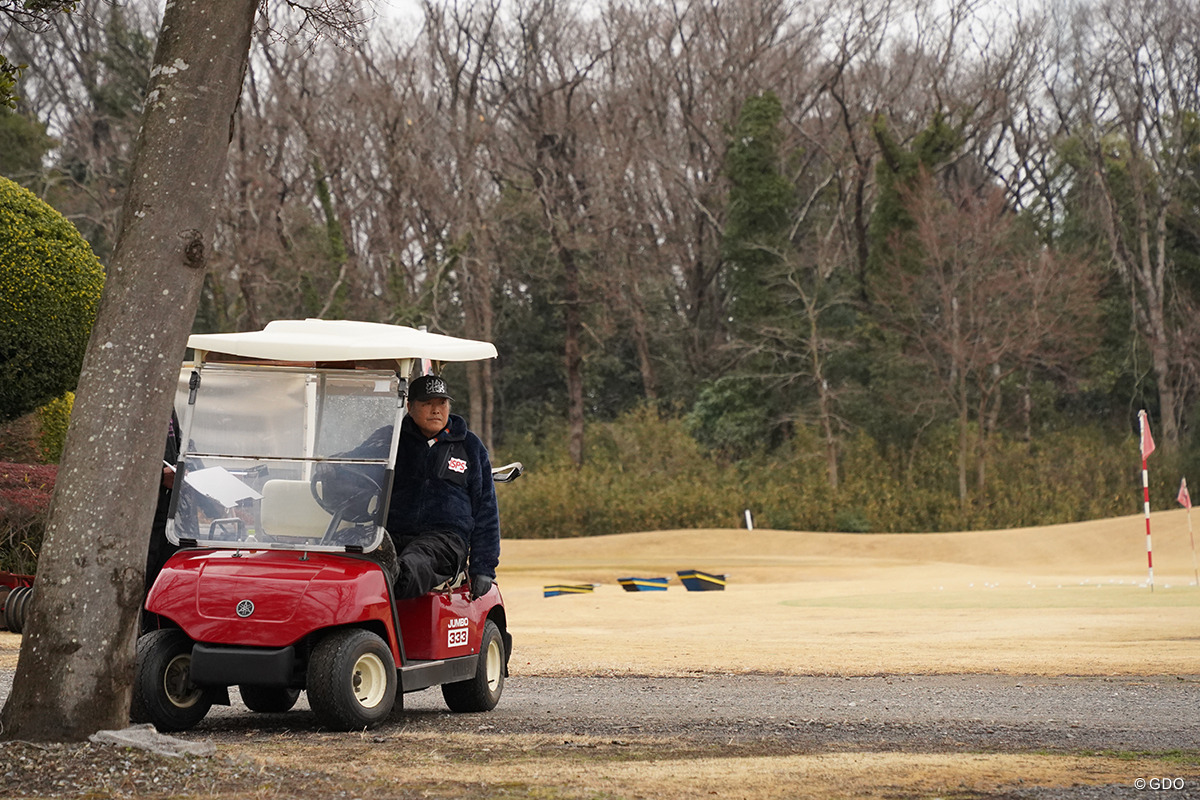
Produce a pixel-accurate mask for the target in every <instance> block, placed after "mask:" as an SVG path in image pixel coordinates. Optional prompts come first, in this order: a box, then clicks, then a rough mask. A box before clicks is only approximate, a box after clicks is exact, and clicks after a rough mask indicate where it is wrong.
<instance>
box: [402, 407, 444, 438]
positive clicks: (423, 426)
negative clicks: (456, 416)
mask: <svg viewBox="0 0 1200 800" xmlns="http://www.w3.org/2000/svg"><path fill="white" fill-rule="evenodd" d="M408 415H409V416H410V417H412V418H413V422H415V423H417V427H418V428H419V429H420V430H421V433H423V434H425V436H426V438H429V439H432V438H433V437H435V436H437V435H438V434H439V433H440V432H441V430H442V428H444V427H446V424H447V423H448V422H449V421H450V401H449V400H447V399H446V398H444V397H432V398H430V399H428V400H413V401H412V402H410V403H409V404H408Z"/></svg>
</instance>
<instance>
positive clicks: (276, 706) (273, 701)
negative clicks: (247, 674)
mask: <svg viewBox="0 0 1200 800" xmlns="http://www.w3.org/2000/svg"><path fill="white" fill-rule="evenodd" d="M238 692H239V693H240V694H241V695H242V702H243V703H245V704H246V708H248V709H250V710H251V711H257V712H258V713H260V714H282V713H283V712H284V711H290V710H291V708H292V706H294V705H296V701H297V700H298V699H299V698H300V690H299V689H292V688H290V687H287V686H252V685H242V686H239V687H238Z"/></svg>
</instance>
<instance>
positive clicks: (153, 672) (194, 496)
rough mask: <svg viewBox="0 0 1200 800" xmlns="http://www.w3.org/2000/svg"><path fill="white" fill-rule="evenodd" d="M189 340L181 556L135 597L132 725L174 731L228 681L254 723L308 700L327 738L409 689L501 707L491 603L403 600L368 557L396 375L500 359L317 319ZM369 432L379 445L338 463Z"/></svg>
mask: <svg viewBox="0 0 1200 800" xmlns="http://www.w3.org/2000/svg"><path fill="white" fill-rule="evenodd" d="M188 345H189V347H191V348H193V349H194V350H195V361H194V363H192V364H190V365H185V367H184V370H183V372H182V373H181V392H180V397H186V404H183V403H180V406H181V411H182V413H181V414H180V418H181V427H182V441H183V447H182V453H181V455H180V458H179V461H178V463H177V464H176V465H175V467H176V477H175V489H174V493H173V496H172V504H171V509H170V520H169V522H168V524H167V534H166V535H167V538H168V539H169V540H170V541H171V542H172V543H173V544H175V545H177V546H178V547H179V551H178V552H176V553H175V554H174V555H172V556H171V558H170V559H169V560H168V562H167V564H166V566H165V567H164V568H163V570H162V571H161V572H160V573H159V575H158V576H157V578H156V579H155V582H154V585H153V587H152V588H151V590H150V592H149V594H148V595H147V598H146V603H145V613H146V615H147V620H148V623H149V624H148V625H147V626H146V627H147V628H148V629H149V630H148V632H146V633H144V634H143V635H142V636H141V638H140V639H139V640H138V649H137V679H136V682H135V686H134V699H133V714H132V716H133V718H134V719H135V721H147V722H152V723H154V725H155V726H156V727H157V728H158V729H159V730H163V731H180V730H185V729H187V728H190V727H192V726H193V725H195V724H196V723H197V722H199V721H200V720H201V719H203V717H204V716H205V714H206V713H207V712H208V710H209V708H210V707H211V706H212V705H213V704H228V703H229V691H228V688H229V687H230V686H237V687H238V689H239V692H240V694H241V697H242V700H243V702H244V703H245V704H246V706H247V707H249V708H250V709H251V710H252V711H259V712H283V711H287V710H288V709H290V708H291V707H292V706H293V705H294V704H295V702H296V700H297V698H298V696H299V694H300V692H301V691H305V692H307V695H308V703H309V706H310V707H311V708H312V710H313V712H314V713H315V714H316V716H317V719H318V721H319V722H320V723H321V724H322V725H324V726H326V727H329V728H333V729H338V730H355V729H363V728H369V727H372V726H375V725H378V724H380V723H381V722H383V721H384V720H386V719H387V717H388V715H389V714H390V713H391V712H392V710H393V708H394V707H395V706H396V704H397V703H402V696H403V694H404V693H405V692H413V691H418V690H420V689H425V688H429V687H432V686H441V689H442V694H443V695H444V697H445V700H446V703H447V705H448V706H449V707H450V709H452V710H454V711H489V710H491V709H492V708H494V707H495V705H496V703H497V702H498V701H499V699H500V694H501V692H502V690H503V688H504V678H505V676H506V674H507V672H508V656H509V653H510V651H511V647H512V639H511V637H510V636H509V634H508V630H507V628H508V625H507V619H506V616H505V612H504V604H503V600H502V599H501V596H500V591H499V589H498V588H497V587H496V586H493V587H492V588H491V590H490V591H488V593H487V594H485V595H483V596H482V597H478V598H472V597H471V596H470V593H469V586H468V585H467V581H465V580H464V578H465V576H460V580H459V581H457V582H456V583H457V584H459V585H447V586H443V587H439V589H437V590H435V591H433V592H431V593H430V594H428V595H425V596H424V597H419V598H416V599H412V600H396V599H395V598H393V597H392V596H391V592H390V586H389V582H388V580H387V577H386V575H385V572H384V569H383V567H382V566H381V563H380V557H379V553H378V552H377V549H378V548H379V546H380V543H381V542H382V541H383V537H384V536H386V535H387V533H386V531H385V529H384V521H385V520H386V519H387V512H388V501H389V497H390V487H391V479H392V471H393V467H394V465H395V458H396V451H397V442H398V437H399V432H400V422H401V420H402V419H403V416H404V414H405V398H406V386H407V383H408V378H409V377H412V376H415V375H419V374H421V373H422V371H424V370H428V369H429V368H430V367H433V368H435V369H436V368H438V367H439V366H440V364H441V363H443V362H453V361H473V360H479V359H486V358H494V357H495V355H496V349H495V347H493V346H492V345H491V344H489V343H486V342H477V341H470V340H466V339H457V338H453V337H448V336H441V335H438V334H432V333H426V332H424V331H418V330H414V329H412V328H406V327H400V326H393V325H381V324H375V323H365V322H348V321H327V320H284V321H276V322H272V323H270V324H268V325H267V327H266V328H265V329H264V330H262V331H256V332H249V333H234V334H210V335H194V336H192V337H191V338H190V339H189V341H188ZM380 432H382V433H383V441H384V442H385V447H384V448H383V449H382V450H380V451H376V452H373V453H372V454H371V456H370V457H367V456H362V455H355V456H349V455H346V454H347V453H351V452H357V453H361V452H362V451H363V448H362V447H359V445H361V444H362V443H363V442H364V441H367V440H368V438H369V437H371V436H372V434H375V440H376V441H378V440H379V439H380ZM387 443H390V451H389V450H388V449H387V447H386V444H387ZM520 471H521V467H520V465H519V464H512V465H508V466H507V467H501V468H498V469H497V470H494V475H495V479H496V480H497V481H500V482H503V481H506V480H512V479H514V478H515V477H517V476H518V475H519V474H520Z"/></svg>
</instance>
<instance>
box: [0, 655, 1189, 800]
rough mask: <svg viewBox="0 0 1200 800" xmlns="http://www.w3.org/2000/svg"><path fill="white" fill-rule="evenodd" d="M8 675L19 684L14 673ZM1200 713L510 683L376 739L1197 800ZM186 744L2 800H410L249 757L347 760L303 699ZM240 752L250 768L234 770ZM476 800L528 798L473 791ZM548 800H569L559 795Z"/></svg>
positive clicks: (1130, 691) (809, 684)
mask: <svg viewBox="0 0 1200 800" xmlns="http://www.w3.org/2000/svg"><path fill="white" fill-rule="evenodd" d="M3 678H4V679H8V680H10V679H11V674H7V675H3ZM6 694H7V685H3V684H0V699H2V697H3V696H6ZM1198 700H1200V675H1196V676H1186V677H1153V678H1140V677H1139V678H1130V677H1032V676H1026V677H1021V676H981V675H918V676H911V675H904V676H889V675H881V676H873V677H816V676H784V675H714V674H697V675H696V676H694V677H681V678H663V677H628V676H621V677H594V676H593V677H574V678H572V677H521V676H513V677H512V678H511V679H510V680H509V682H508V684H507V686H506V688H505V694H504V698H503V699H502V701H501V703H500V705H499V706H498V707H497V708H496V710H494V711H493V712H491V713H489V714H486V715H455V714H451V713H449V712H447V711H446V710H445V707H444V705H443V703H442V701H441V695H440V692H438V691H437V690H436V689H434V690H429V691H425V692H420V693H417V694H413V695H409V696H407V697H406V698H405V709H404V711H403V713H400V714H397V715H395V716H394V718H393V721H391V722H389V723H388V724H387V725H386V726H384V727H383V728H380V729H379V730H378V731H375V732H372V733H373V734H374V736H375V739H374V741H378V742H404V741H425V740H430V739H432V740H435V741H437V740H438V739H442V740H444V741H445V742H447V747H448V748H450V749H451V750H453V749H454V748H455V747H458V748H460V749H462V750H473V751H481V752H487V751H492V750H493V749H495V750H497V751H499V750H502V748H504V747H505V746H508V745H506V743H511V742H515V741H522V742H525V741H530V737H535V740H537V741H549V742H555V743H560V744H566V745H570V744H572V743H580V742H586V743H590V744H588V745H587V746H589V747H595V746H596V744H595V743H597V742H600V743H603V744H604V745H619V746H621V747H625V748H629V747H634V748H635V749H640V750H642V751H644V752H646V753H649V755H647V756H645V757H646V758H649V759H651V760H654V759H661V758H665V757H679V753H680V752H682V751H688V752H695V753H706V754H714V753H717V754H722V755H727V756H728V755H733V756H745V757H755V758H758V757H768V758H771V757H786V756H789V755H794V754H813V753H846V752H854V753H891V754H896V753H899V754H914V755H915V754H931V753H933V754H938V753H947V754H962V755H967V754H977V753H989V754H996V753H1000V754H1006V753H1008V754H1022V753H1036V754H1043V755H1045V754H1063V755H1069V754H1096V753H1120V754H1123V755H1124V756H1125V757H1129V758H1137V757H1138V756H1139V755H1142V756H1144V755H1145V754H1156V755H1157V756H1158V757H1161V755H1162V754H1163V753H1167V752H1170V751H1180V750H1183V751H1190V752H1185V753H1184V757H1183V758H1182V760H1169V761H1163V760H1161V758H1155V759H1154V760H1152V761H1150V762H1148V766H1147V771H1148V772H1150V771H1151V770H1152V772H1151V774H1154V775H1159V776H1160V777H1169V778H1171V779H1173V780H1175V781H1176V783H1175V784H1174V785H1173V787H1172V788H1171V790H1170V791H1169V792H1166V791H1159V792H1154V791H1151V790H1144V791H1140V792H1139V791H1138V790H1137V789H1136V788H1134V786H1133V785H1132V780H1130V781H1128V782H1124V783H1108V784H1101V785H1075V786H1070V787H1057V788H1044V787H1019V786H1018V787H1010V788H1006V789H1004V790H1003V792H1000V793H979V792H964V793H962V794H958V795H955V796H956V797H963V798H976V799H977V800H978V799H981V798H988V799H989V800H999V798H1013V799H1014V800H1025V798H1037V799H1039V800H1116V799H1117V798H1131V797H1145V796H1153V797H1169V798H1172V800H1174V798H1200V755H1198V753H1197V750H1196V748H1197V745H1198V743H1200V702H1197V701H1198ZM181 738H185V739H188V740H193V741H212V742H214V743H216V745H217V747H218V752H219V755H218V756H217V757H216V758H212V759H184V760H182V761H181V760H180V759H167V758H163V757H159V756H153V755H150V754H148V753H138V752H133V751H129V750H126V749H122V748H117V747H112V746H100V745H94V744H89V745H85V746H63V745H55V746H50V747H38V746H35V745H30V744H24V743H9V744H4V745H0V796H3V797H44V798H67V797H72V798H74V797H79V796H94V797H206V798H207V797H251V796H260V795H261V794H262V793H263V787H264V786H270V787H272V789H271V792H272V794H273V795H277V796H284V797H290V796H322V797H352V796H364V797H383V796H396V797H399V796H409V795H399V794H385V795H376V794H372V793H371V792H370V791H364V790H363V787H362V786H360V785H354V786H351V787H350V788H347V787H345V786H344V785H342V784H341V783H339V781H338V779H337V778H336V776H335V775H334V773H331V772H325V771H321V770H316V771H297V770H296V769H295V768H294V767H290V766H287V765H283V766H280V765H278V764H274V763H271V762H269V761H268V762H266V763H264V762H253V761H251V760H247V759H246V758H245V757H244V755H245V753H246V752H247V751H248V750H249V751H253V750H254V749H255V743H258V744H259V745H260V746H261V747H262V748H263V749H267V748H268V747H269V746H272V744H273V743H274V744H275V745H277V744H278V743H279V742H280V740H281V739H283V740H286V741H287V742H288V743H289V746H291V743H294V745H295V746H296V747H305V746H307V747H313V748H317V747H329V748H332V750H333V752H337V748H338V747H339V746H341V747H346V746H351V747H352V746H354V743H355V742H356V741H357V740H359V738H360V737H359V735H358V734H329V733H326V732H323V731H321V730H320V729H319V728H318V727H317V726H316V723H315V720H314V719H313V717H312V716H311V714H310V713H309V712H308V711H307V707H306V705H305V703H304V699H303V697H302V698H301V701H300V703H299V704H298V706H297V708H296V709H294V710H293V711H291V712H289V713H288V714H283V715H256V714H251V713H249V712H248V711H246V710H245V708H244V706H241V704H240V702H239V701H237V700H236V695H235V703H234V705H233V706H232V707H228V708H225V707H218V708H214V710H213V711H212V712H210V714H209V716H208V717H207V718H206V719H205V720H204V721H203V722H202V723H201V724H200V725H199V726H197V727H196V728H195V729H194V730H192V731H189V732H188V733H186V734H182V735H181ZM663 742H669V744H662V743H663ZM655 748H665V750H664V751H663V752H658V751H656V749H655ZM667 751H670V752H669V753H668V752H667ZM230 752H236V753H239V754H241V755H242V757H241V758H231V757H229V755H228V753H230ZM314 752H315V751H314ZM339 757H345V758H353V756H339ZM310 792H316V794H309V793H310ZM412 796H426V797H456V796H464V795H463V788H462V787H461V786H457V787H449V788H446V787H443V788H442V789H437V788H430V787H425V788H423V789H422V790H421V791H420V792H419V793H417V794H414V795H412ZM468 796H474V797H500V796H503V797H508V796H529V795H526V794H523V793H520V792H518V793H516V794H515V795H514V794H510V793H508V792H507V791H499V790H495V791H494V790H493V789H492V788H487V789H485V788H480V789H478V791H475V792H473V793H471V794H469V795H468ZM553 796H554V797H560V796H561V797H575V796H576V795H575V794H572V793H570V792H569V791H568V790H567V789H565V788H564V789H563V793H562V794H561V795H560V794H555V795H553ZM584 796H592V795H584ZM845 796H859V795H845ZM862 796H875V795H872V794H864V795H862ZM886 796H889V797H918V796H919V797H925V796H926V795H923V794H904V793H896V792H891V793H888V794H886Z"/></svg>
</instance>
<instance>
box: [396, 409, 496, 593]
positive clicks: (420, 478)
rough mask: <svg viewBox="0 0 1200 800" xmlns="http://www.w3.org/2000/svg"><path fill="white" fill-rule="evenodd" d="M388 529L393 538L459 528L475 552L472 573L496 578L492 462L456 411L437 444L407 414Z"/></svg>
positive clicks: (397, 453)
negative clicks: (431, 441)
mask: <svg viewBox="0 0 1200 800" xmlns="http://www.w3.org/2000/svg"><path fill="white" fill-rule="evenodd" d="M387 529H388V532H389V533H391V534H392V535H394V536H412V535H414V534H421V533H428V532H430V531H454V532H455V533H457V534H458V535H459V536H461V537H462V538H463V541H465V542H466V543H467V547H468V548H469V550H470V559H471V566H470V572H471V574H472V575H486V576H487V577H489V578H495V577H496V565H497V564H498V563H499V562H500V512H499V509H498V508H497V506H496V487H495V484H494V483H492V462H491V459H490V458H489V457H488V452H487V448H485V447H484V446H483V442H481V441H480V440H479V437H478V436H476V435H475V434H473V433H471V432H470V431H469V430H467V423H466V420H464V419H463V418H462V417H460V416H458V415H457V414H451V415H450V423H449V425H447V426H446V428H445V429H444V430H442V432H441V433H439V434H438V435H437V437H436V438H435V440H434V443H433V445H430V444H429V440H428V439H426V438H425V435H424V434H423V433H421V431H420V430H419V429H418V428H417V425H416V423H415V422H413V420H412V418H411V417H405V418H404V422H403V423H402V424H401V426H400V444H399V448H398V450H397V452H396V474H395V477H394V478H393V481H392V497H391V502H390V505H389V507H388V518H387Z"/></svg>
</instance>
